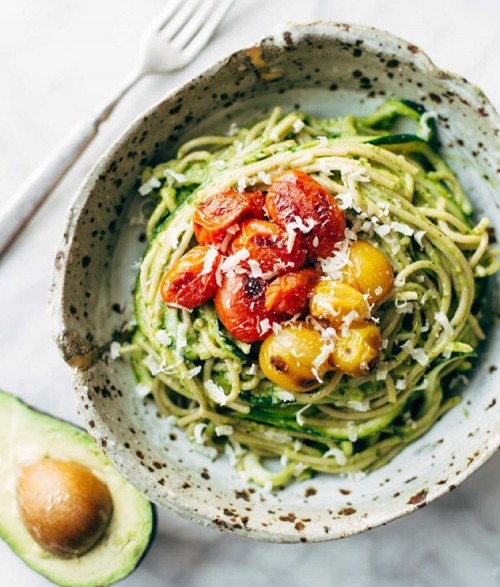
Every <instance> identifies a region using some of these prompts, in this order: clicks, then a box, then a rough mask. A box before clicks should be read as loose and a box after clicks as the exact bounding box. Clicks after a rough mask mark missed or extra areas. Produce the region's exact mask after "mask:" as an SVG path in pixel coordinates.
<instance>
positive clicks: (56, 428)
mask: <svg viewBox="0 0 500 587" xmlns="http://www.w3.org/2000/svg"><path fill="white" fill-rule="evenodd" d="M47 457H49V458H54V459H59V460H67V461H76V462H78V463H80V464H82V465H85V466H87V467H88V468H89V469H90V470H91V471H92V473H94V475H96V476H97V477H99V478H100V479H101V480H102V481H103V482H104V483H105V484H106V485H107V486H108V489H109V491H110V493H111V497H112V499H113V514H112V517H111V521H110V524H109V526H108V528H107V529H106V531H105V533H104V535H103V537H102V538H101V539H100V540H99V542H98V543H97V545H96V546H94V547H93V548H92V549H91V550H90V551H89V552H87V553H86V554H84V555H82V556H80V557H77V558H70V559H67V558H66V559H65V558H58V557H55V556H53V555H51V554H50V553H48V552H47V551H45V550H43V549H42V548H41V547H40V546H39V545H38V544H37V543H36V542H35V541H34V540H33V538H32V537H31V535H30V534H29V533H28V530H27V529H26V527H25V526H24V523H23V521H22V520H21V517H20V516H19V513H18V508H17V502H16V478H17V474H18V471H19V468H20V467H21V466H23V465H26V464H29V463H33V462H37V461H39V460H41V459H43V458H47ZM0 479H1V482H0V538H2V539H3V540H5V542H6V543H7V544H8V545H9V546H10V548H11V549H12V550H13V551H14V552H15V553H16V554H17V555H18V556H20V557H21V558H22V559H23V560H24V562H25V563H26V564H27V565H28V566H30V567H31V568H32V569H33V570H35V571H37V572H38V573H40V574H42V575H44V576H45V577H47V578H48V579H50V580H51V581H53V582H54V583H57V584H58V585H61V586H68V587H98V586H104V585H110V584H111V583H114V582H115V581H119V580H120V579H123V578H124V577H126V576H127V575H129V574H130V573H131V572H132V571H133V570H134V569H135V567H136V566H137V564H138V562H139V561H140V559H141V558H142V556H143V554H144V552H145V550H146V549H147V547H148V545H149V543H150V542H151V540H152V537H153V530H154V511H153V506H152V504H150V503H149V502H148V501H147V500H146V499H144V498H143V497H142V495H141V494H140V493H139V492H138V491H137V490H136V489H135V488H134V487H132V485H130V484H129V483H128V482H127V481H125V479H124V478H123V477H122V476H121V475H120V474H119V473H118V471H117V470H116V469H115V468H114V466H113V465H112V464H111V462H110V461H109V460H108V459H107V458H106V456H105V455H104V454H103V453H102V452H101V451H100V449H99V448H98V446H97V445H96V444H95V442H94V441H93V440H92V438H91V437H90V436H89V435H88V434H86V433H85V432H83V431H82V430H80V429H78V428H76V427H74V426H72V425H71V424H68V423H67V422H63V421H61V420H58V419H57V418H53V417H51V416H48V415H46V414H42V413H40V412H38V411H36V410H34V409H32V408H30V407H28V406H27V405H25V404H24V403H22V402H21V401H19V400H18V399H17V398H15V397H13V396H12V395H9V394H7V393H5V392H2V391H0Z"/></svg>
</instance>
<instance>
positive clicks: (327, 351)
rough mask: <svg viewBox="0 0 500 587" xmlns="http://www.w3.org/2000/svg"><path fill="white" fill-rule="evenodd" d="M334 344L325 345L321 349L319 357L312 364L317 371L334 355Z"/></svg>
mask: <svg viewBox="0 0 500 587" xmlns="http://www.w3.org/2000/svg"><path fill="white" fill-rule="evenodd" d="M333 349H334V344H333V342H329V343H324V344H323V346H322V347H321V352H320V353H319V355H318V356H317V357H316V358H315V359H314V361H313V362H312V364H313V367H314V368H315V369H319V368H320V367H321V365H323V363H324V362H325V361H326V360H327V359H328V357H329V356H330V355H331V354H332V353H333Z"/></svg>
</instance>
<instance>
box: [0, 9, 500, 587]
mask: <svg viewBox="0 0 500 587" xmlns="http://www.w3.org/2000/svg"><path fill="white" fill-rule="evenodd" d="M165 1H166V0H142V1H141V2H140V1H139V0H106V1H103V0H86V1H85V2H76V0H72V1H68V0H2V2H1V3H0V64H1V75H2V81H1V83H0V176H1V178H2V183H1V186H2V189H1V190H0V205H1V204H2V203H4V202H6V201H7V199H8V198H9V197H10V195H11V194H12V193H13V192H14V191H15V189H16V188H17V187H18V186H19V185H20V183H21V182H22V180H23V178H24V177H26V176H27V175H28V174H29V173H30V171H31V170H32V169H33V168H34V166H35V165H36V164H37V163H39V162H40V161H41V160H42V159H43V158H44V157H45V156H46V155H47V154H48V153H49V151H50V149H51V148H52V147H54V146H55V145H56V143H57V141H58V140H60V139H61V138H63V137H64V135H65V133H66V132H67V131H68V130H69V129H70V127H71V126H72V125H73V124H75V123H77V122H78V121H79V120H80V119H82V118H83V117H86V116H89V115H90V114H91V113H92V111H93V110H94V109H95V108H96V106H97V105H98V104H99V103H101V102H102V101H103V99H104V98H106V97H107V96H109V95H110V94H112V92H113V89H114V88H116V87H117V86H118V84H119V83H120V80H121V79H122V78H123V77H125V75H126V73H127V72H128V70H129V68H130V67H131V64H132V62H133V60H134V58H135V56H136V54H137V49H138V44H139V37H140V33H141V30H142V29H143V28H144V26H145V24H146V23H147V22H148V20H149V19H150V18H151V16H153V15H154V14H155V12H156V11H157V10H158V8H159V7H160V6H162V5H163V3H164V2H165ZM315 18H328V19H332V20H339V21H345V22H361V23H365V24H372V25H374V26H378V27H381V28H384V29H387V30H390V31H392V32H394V33H397V34H399V35H401V36H403V37H405V38H407V39H409V40H411V41H413V42H414V43H416V44H418V45H420V46H421V47H422V48H424V49H425V50H427V51H428V52H429V53H430V55H431V56H432V57H433V59H434V60H435V61H436V62H437V64H438V65H439V66H441V67H444V68H446V69H450V70H454V71H457V72H460V73H461V74H462V75H464V76H465V77H467V78H468V79H470V80H471V81H473V82H475V83H477V84H478V85H479V86H481V87H482V88H483V89H484V90H485V92H486V93H487V94H488V96H489V97H490V98H491V99H492V100H493V102H494V103H495V104H496V105H497V108H500V76H499V75H498V61H499V60H500V47H499V44H498V25H499V23H500V2H498V0H441V1H439V2H438V1H436V0H418V1H417V2H415V1H413V0H411V1H410V0H399V1H397V2H396V1H395V0H357V1H355V2H354V1H353V0H335V1H329V0H316V1H309V2H306V1H304V0H302V1H301V0H284V1H277V0H260V1H252V0H236V2H235V6H234V7H233V9H232V10H231V12H230V14H229V15H228V17H227V18H226V21H225V22H224V24H223V25H222V26H221V27H220V30H219V32H218V36H217V38H216V39H215V40H214V42H212V43H211V45H210V46H209V47H208V48H207V49H206V50H205V51H204V53H203V54H202V55H201V56H200V58H199V59H198V60H197V61H196V62H195V63H194V64H192V65H191V66H190V67H189V68H188V69H187V70H185V71H182V72H179V73H177V74H175V75H170V76H168V77H167V76H165V77H156V78H151V79H148V80H145V81H144V82H143V83H142V84H141V85H140V86H139V87H137V88H136V89H135V90H134V92H133V93H132V94H131V95H130V96H129V97H128V98H127V99H126V100H125V101H124V102H123V104H122V105H121V106H120V107H119V109H118V111H117V112H116V114H115V115H114V116H113V118H112V120H111V121H110V122H109V123H108V124H107V125H106V126H105V128H103V132H102V134H101V136H100V137H99V140H98V141H97V142H96V144H94V145H93V146H92V148H91V149H90V150H89V152H88V153H87V154H86V156H85V157H84V158H82V160H81V161H80V162H79V164H78V165H77V166H76V167H75V168H74V170H73V171H72V173H71V174H70V175H69V176H68V177H67V179H66V180H65V181H64V183H63V184H62V185H61V186H60V188H59V190H58V191H57V193H56V194H55V195H54V197H53V198H52V199H51V201H50V202H49V203H48V205H47V206H45V207H44V209H43V210H42V212H41V213H40V214H39V215H38V216H37V217H36V219H35V220H34V221H33V223H32V224H31V226H30V227H29V230H28V231H27V232H26V234H25V235H24V238H23V239H22V240H21V241H20V242H19V243H17V245H16V246H15V247H14V249H13V250H12V251H11V253H10V254H9V256H8V257H7V258H5V259H4V260H3V261H1V262H0V308H1V311H0V332H1V336H0V387H2V388H4V389H6V390H9V391H12V392H15V393H17V394H18V395H19V396H21V397H22V398H23V399H24V400H26V401H28V402H29V403H32V404H34V405H36V406H37V407H39V408H41V409H44V410H49V411H51V412H53V413H54V414H56V415H58V416H62V417H65V418H67V419H71V420H74V421H77V416H76V411H75V407H74V401H73V395H72V391H71V376H70V372H69V370H68V369H67V367H66V366H65V365H64V364H63V362H62V360H61V359H60V358H59V356H58V354H57V352H56V350H55V347H54V345H53V344H52V341H51V339H50V336H49V326H48V318H47V315H46V300H47V290H48V284H49V276H50V271H51V266H52V260H53V255H54V251H55V248H56V246H57V243H58V240H59V238H60V236H61V230H62V229H61V227H62V221H63V218H64V215H65V211H66V209H67V206H68V204H69V201H70V199H71V197H72V196H73V194H74V192H75V189H76V186H77V185H78V183H79V182H80V181H81V179H82V178H83V176H84V175H85V173H86V172H87V171H88V169H89V168H90V167H91V165H92V163H93V162H94V161H95V160H96V158H97V157H98V156H99V154H100V153H101V152H102V151H103V150H104V149H105V148H106V146H107V145H108V144H109V143H110V141H111V140H112V139H113V137H115V136H116V135H117V134H119V133H120V132H121V130H122V129H123V128H124V127H125V126H126V125H127V124H128V122H129V121H130V120H131V119H133V118H134V117H135V116H136V115H137V114H138V113H139V112H140V111H141V110H143V109H144V108H146V107H147V106H149V105H151V104H152V103H154V102H155V101H156V100H158V99H159V98H160V97H161V96H162V95H163V94H164V93H165V92H166V91H168V90H169V89H170V88H171V87H172V86H173V85H176V84H178V83H180V82H182V81H184V80H187V79H188V78H189V77H191V76H192V75H193V73H195V72H197V71H199V70H201V69H202V68H204V67H205V66H207V65H208V64H210V63H211V62H213V61H214V60H216V59H217V58H219V57H222V56H223V55H224V54H225V53H227V52H229V51H230V50H232V49H236V48H238V47H239V46H241V45H243V44H245V43H247V42H249V41H251V40H253V39H254V38H256V37H258V36H260V35H261V34H263V33H265V32H266V31H267V30H269V28H270V27H272V26H273V25H274V24H276V23H278V22H280V21H284V20H295V21H307V20H312V19H315ZM0 458H1V455H0ZM499 464H500V460H499V457H498V456H496V457H494V458H493V459H492V460H491V461H490V462H489V463H488V464H486V465H485V466H484V467H483V468H482V469H481V470H480V471H478V472H477V473H475V474H474V475H473V476H472V478H470V479H469V480H468V481H467V482H466V483H465V484H464V485H463V486H462V487H460V488H458V489H457V490H455V491H454V492H453V493H452V494H450V495H447V496H445V497H443V498H441V499H439V500H438V502H436V503H433V504H431V505H429V506H428V507H426V508H425V509H423V510H421V511H419V512H417V513H415V514H412V515H411V516H409V517H407V518H404V519H401V520H398V521H396V522H393V523H392V524H390V525H389V526H387V527H383V528H379V529H376V530H373V531H371V532H369V533H367V534H364V535H360V536H356V537H353V538H349V539H347V540H344V541H338V542H334V543H325V544H320V545H293V546H290V545H289V546H279V545H267V544H259V543H254V542H250V541H246V540H244V539H242V538H237V537H234V536H226V535H223V534H219V533H217V532H215V531H213V530H207V529H204V528H199V527H197V526H194V525H192V524H190V523H188V522H185V521H183V520H179V519H177V518H175V517H173V516H172V515H170V514H169V513H167V512H160V528H159V535H158V537H157V540H156V542H155V544H154V546H153V548H152V550H151V552H150V553H149V555H148V557H147V559H146V560H145V561H144V562H143V564H142V565H141V567H140V568H139V569H138V570H137V571H136V573H134V574H133V575H132V576H131V577H129V578H128V579H126V580H125V581H124V582H123V585H124V586H125V585H126V586H128V587H133V586H139V585H141V586H142V585H147V586H148V587H159V586H163V585H164V586H167V585H168V586H171V587H197V586H200V587H201V586H203V587H211V586H216V585H217V586H219V585H221V584H223V585H234V584H235V583H237V584H238V586H239V587H250V586H252V587H253V586H259V587H260V586H266V585H274V586H275V587H281V586H284V585H286V586H287V587H299V586H303V585H311V586H314V587H323V586H325V587H326V586H330V585H349V586H350V585H353V586H356V587H371V586H373V587H375V586H377V587H379V586H380V587H401V586H405V587H412V586H415V587H448V586H449V587H452V586H453V587H469V586H480V587H493V586H495V585H500V508H499V507H498V498H499V487H500V470H499V467H498V465H499ZM0 482H1V481H0ZM0 585H2V586H4V585H5V586H9V587H42V586H45V585H48V582H47V581H46V580H45V579H43V578H41V577H39V576H38V575H36V574H35V573H33V572H32V571H30V570H29V569H28V568H27V567H25V566H24V565H23V563H22V562H21V561H20V560H19V559H17V558H16V556H15V555H13V554H12V553H11V552H10V551H9V549H8V548H7V547H6V546H5V545H4V544H3V543H0Z"/></svg>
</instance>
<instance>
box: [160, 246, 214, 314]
mask: <svg viewBox="0 0 500 587" xmlns="http://www.w3.org/2000/svg"><path fill="white" fill-rule="evenodd" d="M220 261H221V255H220V254H219V253H218V252H217V250H216V249H215V248H213V247H205V246H199V247H193V248H192V249H191V250H189V251H188V252H187V253H186V254H185V255H183V256H182V257H181V258H180V259H179V260H178V261H177V262H176V263H174V264H173V265H172V267H171V268H170V269H169V270H168V271H167V272H166V273H165V275H164V276H163V279H162V281H161V285H160V292H161V297H162V298H163V301H164V302H165V303H166V304H167V305H169V304H172V305H174V306H181V307H183V308H187V309H188V310H192V309H193V308H196V307H197V306H201V304H204V303H205V302H207V301H208V300H209V299H210V298H211V297H213V295H214V294H215V291H216V289H217V283H216V280H215V273H216V271H217V267H218V266H219V263H220Z"/></svg>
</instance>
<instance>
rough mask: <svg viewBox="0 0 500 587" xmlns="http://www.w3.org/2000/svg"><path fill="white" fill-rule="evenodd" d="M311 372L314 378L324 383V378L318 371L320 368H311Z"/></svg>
mask: <svg viewBox="0 0 500 587" xmlns="http://www.w3.org/2000/svg"><path fill="white" fill-rule="evenodd" d="M311 373H312V374H313V375H314V378H315V379H316V381H317V382H318V383H323V379H321V377H320V376H319V373H318V370H317V369H316V367H312V368H311Z"/></svg>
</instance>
